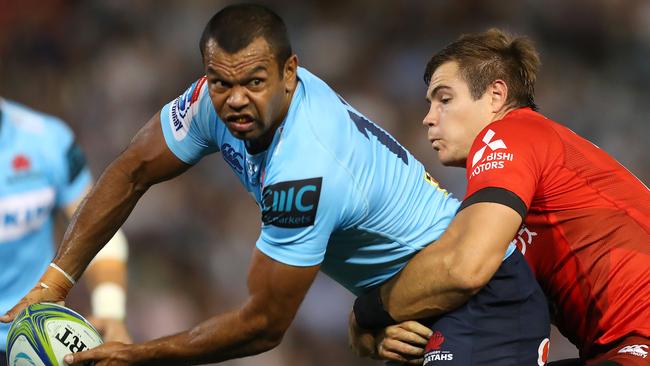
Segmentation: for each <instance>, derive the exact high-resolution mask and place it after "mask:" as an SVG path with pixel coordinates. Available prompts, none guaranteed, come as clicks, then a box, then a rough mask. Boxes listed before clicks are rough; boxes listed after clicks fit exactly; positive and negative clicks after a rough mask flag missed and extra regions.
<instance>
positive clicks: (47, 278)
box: [0, 265, 74, 323]
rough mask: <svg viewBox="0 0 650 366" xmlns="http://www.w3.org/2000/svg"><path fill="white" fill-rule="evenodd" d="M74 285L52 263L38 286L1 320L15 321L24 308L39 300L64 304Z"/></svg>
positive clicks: (0, 320)
mask: <svg viewBox="0 0 650 366" xmlns="http://www.w3.org/2000/svg"><path fill="white" fill-rule="evenodd" d="M55 267H56V266H55ZM57 268H58V267H57ZM73 285H74V283H73V282H71V280H70V279H68V278H66V276H65V275H64V274H63V273H62V272H61V270H60V269H55V268H54V267H52V265H50V267H48V269H47V271H45V274H43V276H42V277H41V279H40V280H39V281H38V283H37V284H36V286H34V288H33V289H31V291H29V293H27V295H25V297H23V298H22V299H21V300H20V301H19V302H18V304H16V305H15V306H14V307H13V308H11V309H10V310H9V311H7V313H6V314H5V315H3V316H1V317H0V322H2V323H9V322H11V321H13V320H14V319H15V318H16V316H18V314H20V312H21V311H23V309H25V308H26V307H28V306H29V305H31V304H35V303H38V302H53V303H56V304H59V305H63V300H65V297H66V296H68V292H69V291H70V289H71V288H72V286H73Z"/></svg>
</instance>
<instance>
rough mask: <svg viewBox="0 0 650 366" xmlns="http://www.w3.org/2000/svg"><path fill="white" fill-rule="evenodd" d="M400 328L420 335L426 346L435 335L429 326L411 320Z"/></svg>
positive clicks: (401, 324)
mask: <svg viewBox="0 0 650 366" xmlns="http://www.w3.org/2000/svg"><path fill="white" fill-rule="evenodd" d="M400 326H401V327H402V328H404V329H406V330H408V331H409V332H413V333H415V334H417V335H419V336H420V337H421V338H422V339H424V344H426V343H427V341H428V340H429V338H431V335H432V334H433V331H431V329H430V328H429V327H427V326H424V325H422V324H421V323H418V322H416V321H413V320H409V321H406V322H403V323H400Z"/></svg>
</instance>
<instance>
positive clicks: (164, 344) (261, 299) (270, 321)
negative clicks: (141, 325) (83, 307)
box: [66, 249, 320, 366]
mask: <svg viewBox="0 0 650 366" xmlns="http://www.w3.org/2000/svg"><path fill="white" fill-rule="evenodd" d="M319 267H320V266H311V267H294V266H289V265H285V264H282V263H280V262H276V261H274V260H273V259H271V258H269V257H267V256H266V255H265V254H263V253H262V252H260V251H259V250H257V249H256V250H255V252H254V255H253V260H252V265H251V268H250V271H249V274H248V288H249V293H250V295H249V298H248V300H247V301H246V303H244V304H243V305H242V307H240V308H239V309H237V310H234V311H231V312H229V313H225V314H222V315H218V316H215V317H213V318H211V319H209V320H207V321H205V322H203V323H201V324H199V325H197V326H196V327H194V328H193V329H191V330H188V331H185V332H182V333H179V334H176V335H173V336H169V337H164V338H160V339H156V340H153V341H150V342H147V343H144V344H136V345H132V346H129V345H122V344H116V343H112V344H107V345H104V346H100V347H98V348H95V349H92V350H89V351H85V352H82V353H75V354H74V355H72V357H74V360H70V361H74V363H80V362H85V361H89V360H94V361H98V362H99V363H98V365H100V366H101V365H104V364H107V365H108V364H111V365H130V364H146V365H149V364H150V365H163V364H164V365H177V364H178V365H187V364H200V363H208V362H220V361H224V360H228V359H232V358H237V357H244V356H250V355H254V354H258V353H261V352H264V351H267V350H270V349H272V348H274V347H275V346H277V345H278V344H279V343H280V341H281V340H282V337H283V335H284V332H285V331H286V329H287V328H288V327H289V325H290V324H291V322H292V320H293V318H294V317H295V315H296V312H297V310H298V307H299V306H300V303H301V302H302V300H303V298H304V297H305V294H306V293H307V290H308V289H309V287H310V286H311V284H312V282H313V280H314V278H315V276H316V273H317V272H318V269H319ZM67 360H69V359H66V361H67Z"/></svg>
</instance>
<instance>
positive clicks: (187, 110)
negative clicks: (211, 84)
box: [169, 77, 207, 141]
mask: <svg viewBox="0 0 650 366" xmlns="http://www.w3.org/2000/svg"><path fill="white" fill-rule="evenodd" d="M205 80H206V79H205V77H203V78H201V79H199V80H198V81H196V82H195V83H194V84H192V85H191V86H190V87H189V88H188V89H187V90H186V91H185V93H183V95H181V96H180V97H178V98H176V99H175V100H174V101H173V102H172V106H171V108H169V125H170V127H171V129H172V133H173V134H174V138H175V139H176V141H181V140H183V139H184V138H185V136H187V133H188V132H189V131H190V125H191V124H192V117H194V115H196V114H197V113H198V111H199V107H198V106H199V103H196V101H198V100H200V98H201V97H202V96H203V94H204V93H205V91H206V89H207V88H203V86H204V85H205Z"/></svg>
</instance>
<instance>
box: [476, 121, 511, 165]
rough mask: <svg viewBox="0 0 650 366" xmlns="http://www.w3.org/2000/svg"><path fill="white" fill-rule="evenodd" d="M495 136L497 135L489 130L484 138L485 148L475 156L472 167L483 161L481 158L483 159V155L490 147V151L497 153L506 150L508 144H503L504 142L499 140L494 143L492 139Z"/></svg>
mask: <svg viewBox="0 0 650 366" xmlns="http://www.w3.org/2000/svg"><path fill="white" fill-rule="evenodd" d="M494 135H495V133H494V131H492V130H488V131H487V132H486V133H485V136H483V142H484V143H485V146H483V147H482V148H480V149H479V150H478V151H477V152H476V154H474V158H473V159H472V167H474V165H476V163H478V162H479V161H480V160H481V158H482V157H483V154H484V153H485V149H486V148H488V147H489V148H490V150H492V151H496V150H499V149H505V148H506V144H505V143H504V142H503V140H501V139H499V140H495V141H492V138H493V137H494ZM490 141H492V142H490Z"/></svg>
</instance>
